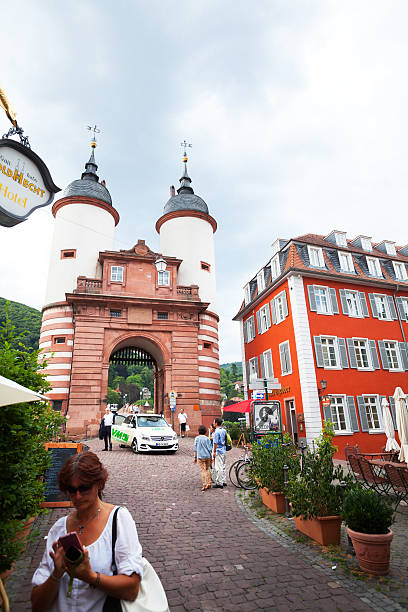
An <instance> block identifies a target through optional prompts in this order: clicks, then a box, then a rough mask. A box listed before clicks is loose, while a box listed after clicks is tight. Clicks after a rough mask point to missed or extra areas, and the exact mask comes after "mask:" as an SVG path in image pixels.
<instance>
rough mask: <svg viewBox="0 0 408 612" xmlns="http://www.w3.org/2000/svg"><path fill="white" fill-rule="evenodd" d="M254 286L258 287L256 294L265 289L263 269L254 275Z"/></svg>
mask: <svg viewBox="0 0 408 612" xmlns="http://www.w3.org/2000/svg"><path fill="white" fill-rule="evenodd" d="M256 284H257V286H258V293H261V291H263V290H264V289H265V275H264V270H263V268H262V270H260V271H259V272H258V274H257V275H256Z"/></svg>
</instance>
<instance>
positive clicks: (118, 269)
mask: <svg viewBox="0 0 408 612" xmlns="http://www.w3.org/2000/svg"><path fill="white" fill-rule="evenodd" d="M111 281H114V282H119V283H123V266H112V267H111Z"/></svg>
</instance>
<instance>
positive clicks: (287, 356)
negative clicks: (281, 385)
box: [285, 343, 292, 372]
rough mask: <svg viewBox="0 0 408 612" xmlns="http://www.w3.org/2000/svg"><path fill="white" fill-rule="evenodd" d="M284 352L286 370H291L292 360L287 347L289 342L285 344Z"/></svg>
mask: <svg viewBox="0 0 408 612" xmlns="http://www.w3.org/2000/svg"><path fill="white" fill-rule="evenodd" d="M285 353H286V363H287V364H288V370H287V371H288V372H290V371H291V369H292V361H291V358H290V349H289V343H287V344H285Z"/></svg>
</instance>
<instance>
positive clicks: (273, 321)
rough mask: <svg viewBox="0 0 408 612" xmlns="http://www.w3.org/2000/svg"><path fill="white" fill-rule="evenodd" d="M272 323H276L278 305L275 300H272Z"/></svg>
mask: <svg viewBox="0 0 408 612" xmlns="http://www.w3.org/2000/svg"><path fill="white" fill-rule="evenodd" d="M271 313H272V323H273V324H274V325H276V305H275V300H271Z"/></svg>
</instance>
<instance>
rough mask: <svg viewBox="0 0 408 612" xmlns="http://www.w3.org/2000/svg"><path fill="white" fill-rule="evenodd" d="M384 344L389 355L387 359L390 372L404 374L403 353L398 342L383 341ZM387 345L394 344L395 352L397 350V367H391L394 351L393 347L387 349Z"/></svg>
mask: <svg viewBox="0 0 408 612" xmlns="http://www.w3.org/2000/svg"><path fill="white" fill-rule="evenodd" d="M383 342H384V350H385V352H386V353H387V358H388V363H389V365H390V367H389V368H388V369H389V371H390V372H404V369H403V367H402V359H401V353H400V350H399V345H398V341H397V340H383ZM387 344H390V345H391V344H393V345H394V347H393V348H394V350H395V357H396V359H397V363H398V365H397V367H391V363H392V360H391V357H390V352H391V350H392V348H391V347H388V348H387Z"/></svg>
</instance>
